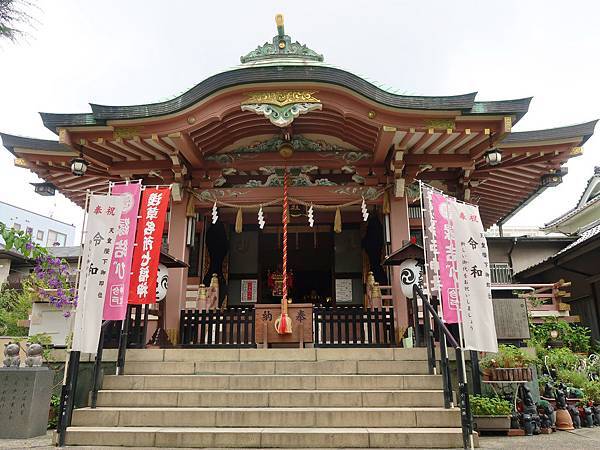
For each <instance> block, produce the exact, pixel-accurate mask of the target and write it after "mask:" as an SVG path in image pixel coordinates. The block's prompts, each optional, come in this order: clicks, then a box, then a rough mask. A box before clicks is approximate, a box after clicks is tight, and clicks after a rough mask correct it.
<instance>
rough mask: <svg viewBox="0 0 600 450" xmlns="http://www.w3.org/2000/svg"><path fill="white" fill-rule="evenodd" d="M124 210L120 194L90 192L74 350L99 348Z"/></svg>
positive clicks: (94, 349)
mask: <svg viewBox="0 0 600 450" xmlns="http://www.w3.org/2000/svg"><path fill="white" fill-rule="evenodd" d="M122 210H123V199H122V198H121V197H120V196H112V195H91V196H90V200H89V207H88V215H87V228H86V234H85V241H84V243H83V250H82V256H81V267H80V273H79V284H78V287H77V295H78V303H77V309H76V310H75V321H74V324H73V346H72V350H74V351H80V352H84V353H96V350H97V349H98V339H99V338H100V326H101V324H102V310H103V306H104V296H105V293H106V282H107V279H108V273H109V269H110V262H111V255H112V252H113V248H114V245H115V238H116V237H117V227H118V225H119V218H120V217H121V212H122Z"/></svg>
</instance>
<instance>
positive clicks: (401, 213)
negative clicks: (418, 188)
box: [390, 194, 410, 328]
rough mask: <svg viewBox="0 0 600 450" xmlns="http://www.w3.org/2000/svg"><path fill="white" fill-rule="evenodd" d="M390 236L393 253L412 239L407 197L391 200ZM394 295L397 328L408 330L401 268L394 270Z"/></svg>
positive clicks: (392, 198)
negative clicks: (401, 284) (401, 285)
mask: <svg viewBox="0 0 600 450" xmlns="http://www.w3.org/2000/svg"><path fill="white" fill-rule="evenodd" d="M390 235H391V241H392V252H395V251H396V250H398V249H399V248H400V247H402V245H403V244H404V243H405V242H406V241H408V240H409V239H410V226H409V221H408V201H407V198H406V196H405V197H401V198H395V197H393V194H392V196H391V198H390ZM391 284H392V295H393V297H394V298H393V302H394V314H395V316H396V326H397V327H399V328H400V327H401V328H406V327H407V326H408V323H409V322H408V305H407V302H406V297H405V296H404V295H403V294H402V291H401V289H400V268H399V267H398V266H394V267H393V269H392V283H391Z"/></svg>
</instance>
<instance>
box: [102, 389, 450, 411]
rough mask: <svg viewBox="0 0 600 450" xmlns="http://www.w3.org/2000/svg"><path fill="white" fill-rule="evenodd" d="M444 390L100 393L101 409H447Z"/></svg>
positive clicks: (115, 391) (118, 391)
mask: <svg viewBox="0 0 600 450" xmlns="http://www.w3.org/2000/svg"><path fill="white" fill-rule="evenodd" d="M443 404H444V394H443V391H442V390H396V391H394V390H386V391H367V390H363V391H340V390H337V391H325V390H321V391H318V390H304V391H299V390H287V391H282V390H279V391H277V390H263V391H247V390H238V391H229V390H214V391H208V390H205V391H199V390H197V391H184V390H181V391H156V390H155V391H150V390H113V391H100V392H99V393H98V403H97V405H98V406H112V407H125V406H128V407H222V408H229V407H233V408H241V407H249V408H256V407H269V406H271V407H277V406H281V405H285V406H286V407H349V408H350V407H363V406H364V407H407V406H421V407H431V406H443Z"/></svg>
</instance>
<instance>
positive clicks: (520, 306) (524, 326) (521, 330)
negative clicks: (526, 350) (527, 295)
mask: <svg viewBox="0 0 600 450" xmlns="http://www.w3.org/2000/svg"><path fill="white" fill-rule="evenodd" d="M492 305H493V307H494V321H495V322H496V334H497V335H498V339H499V340H503V339H511V340H515V339H529V337H530V335H529V320H528V318H527V303H526V301H525V299H523V298H494V299H492Z"/></svg>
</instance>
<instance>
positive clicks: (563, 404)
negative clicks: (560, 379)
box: [555, 383, 567, 409]
mask: <svg viewBox="0 0 600 450" xmlns="http://www.w3.org/2000/svg"><path fill="white" fill-rule="evenodd" d="M564 387H565V386H564V385H563V384H562V383H560V384H559V385H558V387H557V388H556V394H555V395H556V408H557V409H567V397H566V394H565V390H564Z"/></svg>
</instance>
